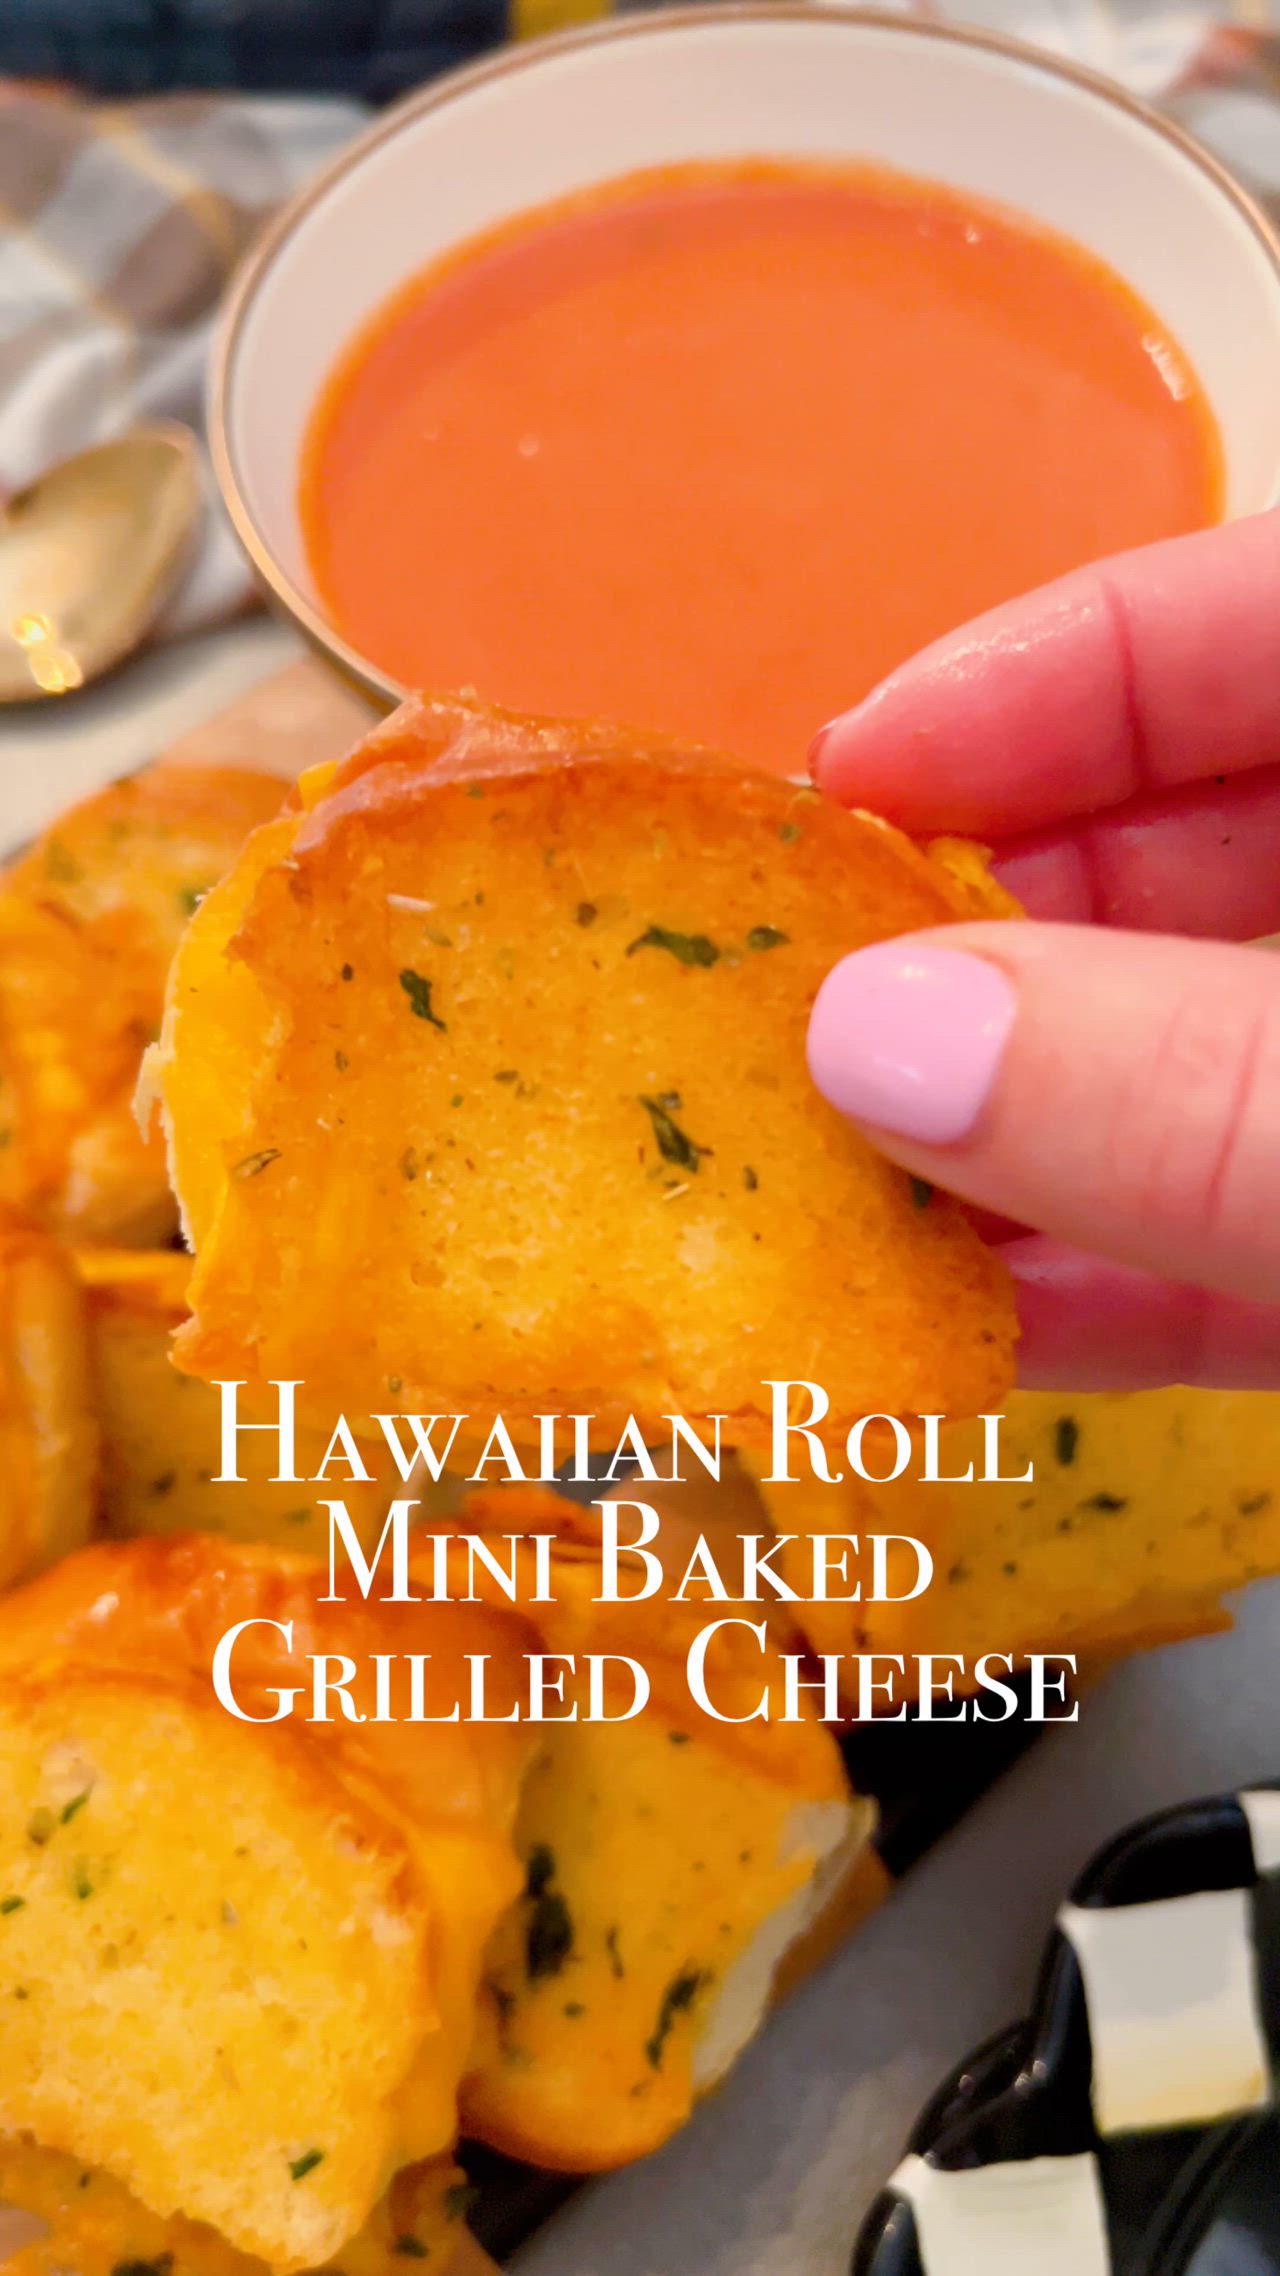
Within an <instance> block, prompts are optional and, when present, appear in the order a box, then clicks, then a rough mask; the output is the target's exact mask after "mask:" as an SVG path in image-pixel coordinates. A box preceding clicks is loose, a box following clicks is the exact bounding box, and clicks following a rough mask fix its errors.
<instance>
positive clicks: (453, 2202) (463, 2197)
mask: <svg viewBox="0 0 1280 2276" xmlns="http://www.w3.org/2000/svg"><path fill="white" fill-rule="evenodd" d="M479 2198H480V2192H479V2190H478V2189H477V2188H476V2187H475V2184H474V2183H473V2182H470V2181H455V2182H453V2183H452V2184H451V2185H450V2187H449V2188H448V2189H446V2190H445V2193H444V2196H443V2198H442V2199H441V2203H442V2205H443V2207H444V2217H445V2219H446V2221H465V2219H466V2217H467V2215H468V2213H469V2212H470V2211H471V2208H472V2206H473V2205H475V2204H477V2203H478V2202H479Z"/></svg>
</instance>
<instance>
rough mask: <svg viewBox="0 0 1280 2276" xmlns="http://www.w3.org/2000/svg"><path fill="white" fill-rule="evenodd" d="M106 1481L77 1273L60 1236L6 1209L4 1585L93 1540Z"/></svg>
mask: <svg viewBox="0 0 1280 2276" xmlns="http://www.w3.org/2000/svg"><path fill="white" fill-rule="evenodd" d="M97 1484H98V1431H97V1424H96V1421H95V1416H94V1397H93V1377H92V1367H91V1363H90V1352H89V1340H88V1334H87V1328H86V1322H85V1315H84V1303H83V1298H82V1296H81V1292H80V1288H79V1285H78V1283H77V1280H76V1276H75V1273H74V1271H73V1270H72V1266H71V1262H70V1259H69V1258H68V1257H67V1256H66V1254H65V1252H64V1251H63V1250H62V1249H61V1248H60V1246H59V1245H58V1243H57V1242H56V1241H54V1240H52V1239H51V1238H50V1237H49V1236H48V1235H47V1234H45V1233H41V1232H38V1231H36V1230H35V1229H34V1228H33V1227H32V1226H29V1225H22V1224H19V1223H18V1222H17V1220H16V1219H14V1218H12V1217H10V1216H9V1214H8V1213H7V1211H4V1210H0V1588H4V1587H7V1586H8V1585H9V1583H10V1582H11V1581H15V1580H18V1579H20V1578H21V1577H22V1576H23V1575H24V1574H26V1573H30V1572H36V1571H39V1570H40V1568H41V1567H42V1566H44V1565H51V1564H52V1563H53V1562H54V1560H55V1559H56V1558H58V1557H63V1556H65V1555H66V1554H67V1552H68V1550H71V1549H78V1548H80V1547H81V1546H82V1545H83V1543H84V1542H86V1541H87V1540H88V1538H89V1534H90V1531H91V1529H92V1526H93V1521H94V1515H95V1507H96V1494H97Z"/></svg>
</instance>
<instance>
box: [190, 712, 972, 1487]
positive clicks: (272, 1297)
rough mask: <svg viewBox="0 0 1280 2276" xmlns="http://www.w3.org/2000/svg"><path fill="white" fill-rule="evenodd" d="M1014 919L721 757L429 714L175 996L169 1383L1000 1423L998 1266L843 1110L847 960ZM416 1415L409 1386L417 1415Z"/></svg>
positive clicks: (848, 817)
mask: <svg viewBox="0 0 1280 2276" xmlns="http://www.w3.org/2000/svg"><path fill="white" fill-rule="evenodd" d="M997 907H999V908H1001V909H1007V908H1009V907H1011V904H1009V903H1008V902H1007V899H1006V898H1005V897H1003V896H1001V895H1000V894H999V893H998V889H997V888H996V887H994V886H993V885H992V884H990V882H989V881H987V880H986V879H985V875H984V873H983V872H982V870H981V868H980V866H979V865H978V864H977V862H976V860H974V859H973V858H972V856H971V855H970V854H969V853H968V851H967V849H961V850H960V852H959V853H957V852H956V851H955V850H954V849H947V850H946V851H945V852H944V853H943V854H942V855H941V856H937V857H935V856H934V855H932V854H930V853H929V852H926V851H923V850H921V849H920V848H919V847H917V846H915V845H913V844H912V843H911V842H910V841H909V840H908V839H906V838H904V837H902V836H901V835H900V834H899V833H898V832H896V831H894V830H891V829H889V828H888V827H887V826H886V825H885V824H883V823H881V822H878V821H875V820H874V819H872V818H871V817H869V816H866V815H861V814H852V813H847V812H845V811H843V810H841V809H839V808H837V807H835V806H832V805H829V804H827V803H825V802H824V801H822V800H820V799H818V798H817V797H816V796H815V794H813V793H812V792H809V791H804V790H797V789H795V788H794V787H793V786H791V785H789V784H787V783H785V782H779V781H777V780H775V779H773V778H772V777H768V776H763V775H758V774H754V773H752V772H750V771H749V770H748V769H746V768H744V767H742V766H740V765H738V764H737V763H736V762H734V761H733V760H730V759H726V758H722V757H718V756H716V755H714V754H710V753H706V752H698V751H688V750H682V749H679V748H676V747H673V746H671V745H667V744H663V743H661V742H659V741H646V740H645V739H644V738H642V737H639V736H628V735H627V734H626V733H625V732H624V731H622V730H619V729H612V728H593V727H569V726H563V725H557V724H555V723H548V722H540V721H532V720H521V719H517V718H514V717H511V716H507V715H503V714H500V713H497V712H489V711H480V710H469V709H467V708H466V707H465V706H462V705H460V704H457V703H452V704H448V703H435V702H429V701H416V702H413V703H410V704H408V705H406V706H405V707H404V708H403V709H402V710H401V711H400V712H399V713H397V714H396V717H395V718H394V719H393V720H392V721H390V722H388V723H387V724H386V725H385V726H383V727H381V728H379V729H378V730H376V731H375V733H374V734H373V735H372V736H371V737H370V738H369V740H368V742H367V743H365V744H364V745H363V746H362V747H361V748H360V749H359V750H358V751H357V752H356V753H355V755H354V756H353V757H352V758H351V759H350V760H348V761H347V762H346V763H345V765H343V766H342V767H340V768H338V769H337V770H336V771H334V770H332V769H320V770H317V772H316V773H315V774H314V775H313V776H310V777H304V778H303V781H302V784H301V785H300V802H299V805H298V808H297V811H296V812H295V813H294V814H293V815H292V816H291V817H289V818H286V819H283V820H281V821H278V822H275V823H273V824H270V825H269V826H268V828H267V829H266V830H265V831H263V832H259V833H258V834H257V836H256V837H255V838H254V839H253V840H251V841H250V844H249V845H248V847H247V848H246V849H245V852H244V854H243V855H242V857H241V858H240V860H239V861H238V862H237V863H236V865H235V867H234V869H233V870H232V872H231V874H230V876H229V877H228V879H227V880H226V882H225V884H224V885H223V886H221V887H220V888H218V889H217V890H216V891H215V892H214V893H213V894H211V895H210V896H209V898H208V900H207V901H206V902H205V903H204V905H203V906H202V908H201V909H200V911H199V913H198V915H197V917H196V919H195V921H194V922H193V924H192V925H191V927H190V928H189V931H188V933H187V935H186V938H185V940H184V943H183V946H182V950H181V952H180V954H179V956H178V959H177V961H176V964H175V968H174V972H173V976H172V981H171V986H170V994H169V1005H168V1011H167V1014H166V1020H165V1028H164V1036H163V1041H162V1044H161V1047H160V1049H159V1051H158V1052H157V1053H156V1054H155V1055H154V1058H153V1061H152V1065H151V1074H150V1081H151V1083H152V1084H153V1085H155V1086H158V1089H159V1092H160V1095H161V1098H162V1101H163V1106H164V1111H165V1115H166V1118H167V1122H168V1127H169V1133H170V1153H171V1163H172V1168H173V1173H174V1179H175V1184H176V1187H177V1191H178V1194H179V1197H180V1199H181V1202H182V1205H183V1210H184V1213H185V1219H186V1225H187V1229H188V1232H189V1235H190V1238H191V1241H192V1244H193V1246H194V1247H195V1249H196V1251H197V1258H198V1261H197V1269H196V1274H195V1277H194V1280H193V1283H192V1304H193V1311H194V1318H193V1320H192V1323H191V1326H190V1327H189V1328H187V1329H185V1330H183V1332H182V1334H181V1335H180V1337H179V1339H178V1349H179V1353H180V1356H181V1360H182V1364H184V1365H186V1366H187V1367H189V1368H191V1369H192V1371H193V1372H195V1373H197V1374H203V1375H206V1376H211V1377H212V1376H228V1375H235V1376H240V1377H242V1378H244V1379H245V1380H246V1381H248V1382H249V1383H250V1384H252V1383H255V1382H266V1381H268V1380H271V1379H273V1378H280V1377H293V1378H301V1379H303V1380H305V1381H306V1383H307V1384H308V1386H309V1388H310V1391H311V1394H312V1396H313V1397H314V1398H315V1399H316V1400H317V1401H318V1402H320V1403H322V1404H324V1405H325V1406H326V1407H327V1408H329V1409H330V1410H334V1409H337V1408H339V1407H344V1406H345V1407H346V1408H347V1409H348V1411H350V1410H352V1409H353V1408H354V1407H355V1406H356V1405H357V1404H360V1403H363V1404H364V1405H365V1406H367V1407H371V1408H372V1409H373V1410H374V1411H375V1412H376V1411H377V1410H378V1409H379V1408H380V1407H382V1406H384V1405H385V1404H386V1402H387V1399H388V1396H392V1397H394V1398H395V1399H396V1400H397V1401H399V1402H400V1403H401V1404H402V1405H403V1406H404V1407H405V1408H407V1409H416V1410H421V1411H423V1412H434V1411H451V1410H452V1411H463V1410H469V1411H472V1412H476V1411H481V1410H483V1411H487V1410H490V1409H500V1410H501V1411H502V1412H503V1413H504V1414H505V1416H506V1417H507V1420H508V1421H509V1423H511V1424H512V1425H513V1427H520V1426H522V1425H524V1426H529V1427H531V1426H532V1418H533V1417H534V1416H536V1415H537V1414H539V1413H542V1412H546V1411H550V1410H557V1409H572V1410H574V1411H583V1412H590V1413H591V1414H593V1415H594V1416H595V1417H596V1418H597V1421H598V1424H599V1426H600V1429H601V1432H602V1434H604V1433H606V1432H607V1431H608V1430H609V1429H610V1427H612V1425H613V1424H615V1423H618V1422H621V1421H622V1420H624V1419H625V1417H626V1416H627V1415H628V1414H635V1415H636V1416H637V1417H638V1418H639V1420H640V1422H641V1423H642V1425H644V1424H650V1423H652V1424H654V1425H660V1419H661V1417H663V1416H664V1415H667V1414H670V1413H671V1412H673V1411H675V1412H680V1411H684V1412H690V1411H716V1412H720V1413H722V1414H723V1415H724V1416H726V1417H727V1418H728V1420H727V1423H726V1437H727V1438H729V1439H731V1440H734V1441H737V1442H740V1443H743V1444H751V1443H759V1442H760V1441H761V1439H762V1434H763V1433H764V1431H765V1428H766V1424H765V1416H766V1413H767V1407H768V1393H767V1392H766V1390H765V1389H764V1387H763V1386H764V1384H765V1383H766V1381H767V1380H768V1379H770V1378H778V1377H795V1376H804V1377H808V1378H811V1379H813V1380H816V1381H818V1382H820V1383H822V1384H824V1385H825V1386H826V1387H827V1388H828V1390H829V1391H830V1394H831V1404H832V1419H833V1422H840V1421H844V1422H845V1423H847V1422H849V1421H851V1420H852V1419H853V1418H854V1417H855V1416H857V1415H859V1414H861V1413H863V1412H864V1411H868V1410H870V1411H876V1410H879V1409H885V1410H889V1411H894V1412H904V1413H906V1412H914V1411H918V1410H933V1409H948V1410H951V1411H953V1412H958V1413H965V1412H971V1411H975V1410H981V1409H983V1408H986V1407H990V1406H991V1405H993V1404H994V1403H995V1402H997V1401H998V1399H999V1397H1000V1395H1001V1394H1002V1392H1003V1391H1004V1390H1005V1389H1006V1388H1007V1386H1008V1384H1009V1381H1010V1378H1011V1374H1012V1351H1013V1339H1014V1316H1013V1306H1012V1299H1011V1295H1010V1291H1009V1287H1008V1285H1007V1281H1006V1276H1005V1273H1004V1269H1003V1267H1002V1266H1001V1264H1000V1263H999V1262H998V1261H997V1259H996V1257H995V1256H994V1255H993V1253H992V1252H991V1251H989V1250H988V1249H987V1248H985V1247H984V1245H983V1243H982V1242H981V1241H980V1240H979V1238H978V1236H977V1234H976V1233H975V1232H974V1230H973V1228H972V1226H971V1225H970V1224H969V1222H968V1220H967V1218H966V1217H965V1216H964V1214H963V1213H962V1211H961V1210H960V1209H959V1208H958V1206H957V1205H956V1204H954V1203H953V1202H952V1201H950V1200H949V1199H948V1198H947V1197H946V1196H944V1195H941V1194H937V1193H929V1192H928V1191H926V1190H925V1189H922V1188H921V1186H920V1184H919V1181H916V1182H915V1183H914V1184H913V1181H912V1180H911V1179H910V1178H908V1177H907V1176H906V1175H905V1174H904V1173H903V1172H902V1171H901V1170H899V1169H897V1168H895V1167H894V1166H893V1165H891V1164H890V1163H889V1162H887V1161H886V1160H884V1158H883V1157H882V1156H881V1155H879V1154H878V1153H877V1152H876V1151H875V1150H874V1148H873V1147H871V1146H870V1145H869V1144H868V1142H867V1140H866V1139H865V1138H864V1137H862V1136H861V1135H860V1134H859V1133H858V1132H857V1131H856V1130H854V1129H852V1128H851V1127H850V1125H849V1124H848V1123H847V1122H846V1121H845V1120H844V1119H843V1117H841V1116H840V1115H839V1114H837V1113H836V1112H835V1110H834V1109H833V1108H831V1107H830V1106H828V1105H827V1103H826V1102H825V1101H824V1100H823V1099H822V1098H820V1097H819V1096H818V1094H817V1092H816V1091H815V1089H814V1087H813V1085H812V1083H811V1082H810V1079H809V1076H808V1073H807V1070H806V1065H805V1048H804V1045H805V1029H806V1024H807V1019H808V1013H809V1008H810V1005H811V1003H812V1001H813V998H814V995H815V993H816V991H817V988H818V986H819V983H820V981H821V980H822V978H823V976H824V974H825V973H826V972H827V971H828V970H829V969H830V967H831V965H832V964H833V963H834V962H835V961H836V960H837V959H838V958H839V957H840V956H841V955H842V954H843V953H844V952H846V951H847V950H849V949H853V948H856V947H858V946H860V945H862V944H864V943H866V942H869V941H874V940H881V939H883V938H885V937H886V936H888V935H890V934H893V933H896V932H901V931H904V930H908V929H910V928H912V927H914V926H919V925H930V924H940V923H946V922H948V921H949V920H951V919H953V918H959V917H962V916H968V915H972V914H973V913H974V912H975V910H976V909H979V908H984V909H986V910H987V911H988V913H989V912H990V911H991V910H992V909H994V908H997ZM393 1386H394V1389H393Z"/></svg>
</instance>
